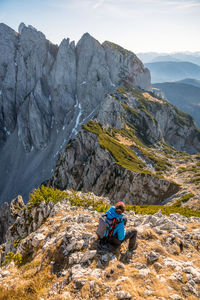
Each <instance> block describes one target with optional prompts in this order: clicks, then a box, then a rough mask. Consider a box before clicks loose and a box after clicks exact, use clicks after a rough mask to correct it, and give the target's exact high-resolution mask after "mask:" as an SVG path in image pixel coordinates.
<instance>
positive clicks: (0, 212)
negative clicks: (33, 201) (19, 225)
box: [0, 195, 25, 244]
mask: <svg viewBox="0 0 200 300" xmlns="http://www.w3.org/2000/svg"><path fill="white" fill-rule="evenodd" d="M24 207H25V204H24V202H23V199H22V197H21V196H20V195H19V196H17V197H16V198H14V199H13V200H12V201H11V203H10V205H9V204H8V203H6V202H5V203H4V204H3V205H2V206H1V207H0V244H1V243H3V242H4V241H5V235H6V232H7V230H8V228H9V227H10V226H11V225H12V224H13V223H14V222H15V220H16V219H17V216H18V214H19V213H20V210H21V209H23V208H24Z"/></svg>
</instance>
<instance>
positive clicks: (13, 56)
mask: <svg viewBox="0 0 200 300" xmlns="http://www.w3.org/2000/svg"><path fill="white" fill-rule="evenodd" d="M0 42H1V44H0V45H1V46H0V54H1V55H0V78H1V81H0V124H1V126H0V138H1V140H0V141H1V147H0V163H1V166H2V171H1V174H0V177H1V183H0V198H1V202H2V201H5V200H7V201H10V199H12V198H13V197H15V196H17V195H18V194H19V193H20V194H23V196H24V197H25V198H26V199H27V200H28V194H29V192H30V191H31V189H32V188H34V187H37V186H39V185H40V184H41V182H42V181H44V180H46V179H47V178H49V177H50V176H51V174H52V170H53V168H54V164H55V159H56V157H57V156H58V154H59V152H60V151H61V149H62V148H63V147H64V145H66V143H67V141H69V140H70V139H71V138H73V137H74V136H75V134H76V133H77V131H78V129H79V127H80V124H81V123H83V122H86V121H87V119H88V118H91V117H92V116H93V114H94V112H95V110H96V109H97V108H98V105H99V104H100V103H101V101H102V99H103V98H104V95H105V94H106V93H109V92H111V93H112V92H113V91H114V90H115V86H123V85H124V83H126V82H127V83H130V84H132V85H135V86H139V87H141V88H145V89H150V88H151V83H150V74H149V71H148V70H147V69H145V68H144V66H143V64H142V62H141V61H139V60H138V59H136V56H135V55H134V54H133V53H132V54H131V53H130V52H129V55H128V57H126V56H125V55H123V54H122V53H120V52H118V51H116V50H115V49H113V48H112V47H109V45H107V46H105V45H104V46H103V45H101V44H100V43H98V42H97V41H96V40H95V39H94V38H93V37H91V36H90V35H89V34H88V33H87V34H85V35H83V37H82V39H81V40H80V41H79V42H78V43H77V45H75V43H74V42H71V43H70V41H69V39H67V40H66V39H64V40H63V41H62V42H61V44H60V45H59V47H58V46H57V45H53V44H52V43H51V42H49V41H48V40H46V38H45V36H44V34H43V33H41V32H39V31H37V30H36V29H35V28H33V27H32V26H28V27H27V26H25V24H20V26H19V33H16V32H15V31H14V30H12V29H11V28H9V27H8V26H7V25H5V24H1V25H0ZM113 55H114V56H113ZM110 60H112V62H111V61H110ZM13 145H15V147H14V146H13ZM10 185H12V190H11V189H10Z"/></svg>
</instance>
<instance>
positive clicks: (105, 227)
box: [96, 215, 120, 241]
mask: <svg viewBox="0 0 200 300" xmlns="http://www.w3.org/2000/svg"><path fill="white" fill-rule="evenodd" d="M119 222H120V220H119V219H118V218H113V219H110V220H109V219H108V218H107V215H102V216H101V217H100V218H99V225H98V228H97V231H96V234H97V235H98V237H99V239H105V240H106V241H107V240H108V239H109V238H110V237H111V236H112V234H113V231H114V229H115V227H116V226H117V224H118V223H119Z"/></svg>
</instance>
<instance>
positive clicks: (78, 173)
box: [48, 129, 178, 204]
mask: <svg viewBox="0 0 200 300" xmlns="http://www.w3.org/2000/svg"><path fill="white" fill-rule="evenodd" d="M48 185H52V186H54V187H57V188H60V189H65V188H73V189H75V190H77V189H79V188H80V187H81V190H83V191H88V190H90V191H93V192H94V193H95V194H97V195H102V194H103V195H104V196H107V197H109V198H111V199H113V201H118V200H123V201H124V202H126V203H128V204H131V200H130V199H134V203H135V204H148V203H151V204H156V203H158V202H160V201H161V199H164V198H165V197H167V195H169V194H171V193H172V194H173V193H174V192H175V191H176V190H177V188H178V187H177V186H176V185H175V184H173V183H171V182H169V181H167V180H164V179H162V180H161V179H159V178H158V177H154V176H151V175H149V174H140V173H134V172H132V171H129V170H127V169H125V168H122V167H121V166H119V165H118V164H115V160H114V158H113V157H112V155H111V154H110V153H109V152H108V151H105V150H104V149H103V148H102V147H101V146H100V145H99V143H98V140H97V136H96V134H94V133H91V132H88V131H87V130H85V129H81V130H80V132H79V134H78V136H77V138H76V139H75V140H74V141H72V142H71V143H70V146H69V147H68V148H66V150H65V151H63V152H62V154H61V155H60V160H59V161H58V163H57V167H56V169H55V175H54V176H53V177H52V179H51V180H50V181H49V182H48ZM119 186H120V189H118V187H119Z"/></svg>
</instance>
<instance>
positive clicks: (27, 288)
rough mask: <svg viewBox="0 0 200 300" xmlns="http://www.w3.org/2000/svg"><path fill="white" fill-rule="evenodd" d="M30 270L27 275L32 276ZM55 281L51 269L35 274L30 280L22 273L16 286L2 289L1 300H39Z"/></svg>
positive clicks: (0, 288)
mask: <svg viewBox="0 0 200 300" xmlns="http://www.w3.org/2000/svg"><path fill="white" fill-rule="evenodd" d="M29 272H30V270H27V271H26V274H27V275H28V274H29V275H30V273H29ZM54 279H55V275H53V274H51V273H50V270H49V268H45V269H44V270H42V271H41V272H39V273H37V272H33V273H32V274H31V276H30V278H29V276H26V275H25V274H23V273H22V275H21V276H20V277H18V278H17V281H16V283H15V284H13V285H12V286H10V285H9V284H8V287H7V288H6V287H5V286H1V287H0V300H25V299H27V300H37V299H40V296H41V295H42V294H44V292H45V291H46V289H47V288H48V287H49V286H50V285H51V283H52V281H53V280H54Z"/></svg>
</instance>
